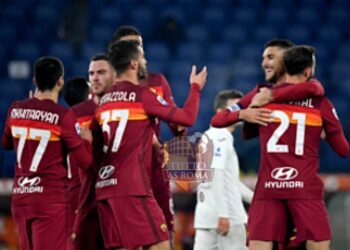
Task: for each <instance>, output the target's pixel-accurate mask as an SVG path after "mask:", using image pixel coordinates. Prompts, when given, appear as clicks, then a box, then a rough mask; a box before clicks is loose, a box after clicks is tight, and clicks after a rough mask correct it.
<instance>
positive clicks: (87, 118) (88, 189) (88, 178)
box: [72, 99, 98, 210]
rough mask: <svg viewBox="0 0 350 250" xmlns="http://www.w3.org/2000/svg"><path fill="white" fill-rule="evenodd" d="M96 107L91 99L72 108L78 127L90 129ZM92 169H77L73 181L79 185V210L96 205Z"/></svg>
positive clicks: (93, 172)
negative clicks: (75, 177)
mask: <svg viewBox="0 0 350 250" xmlns="http://www.w3.org/2000/svg"><path fill="white" fill-rule="evenodd" d="M97 107H98V105H97V104H96V103H95V102H94V101H93V100H92V99H90V100H87V101H85V102H82V103H80V104H77V105H75V106H73V107H72V110H73V112H74V114H75V115H76V121H77V123H78V124H79V126H80V127H87V128H90V124H91V120H92V117H93V115H94V113H95V110H96V109H97ZM91 153H92V152H91ZM73 165H74V162H73ZM73 167H74V166H73ZM74 169H77V168H74ZM94 169H95V168H88V169H81V168H79V169H77V170H78V171H79V178H78V179H76V180H73V181H75V182H79V183H80V192H79V207H80V209H81V210H89V209H90V208H91V207H94V206H95V205H96V204H95V202H96V196H95V187H94V185H95V182H96V173H95V170H94Z"/></svg>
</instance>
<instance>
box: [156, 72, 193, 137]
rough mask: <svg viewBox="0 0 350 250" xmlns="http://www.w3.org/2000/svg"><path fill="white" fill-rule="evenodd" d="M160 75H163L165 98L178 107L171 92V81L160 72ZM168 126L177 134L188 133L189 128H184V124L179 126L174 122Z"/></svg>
mask: <svg viewBox="0 0 350 250" xmlns="http://www.w3.org/2000/svg"><path fill="white" fill-rule="evenodd" d="M160 77H161V83H162V86H163V91H164V100H165V101H166V102H167V103H169V105H171V106H174V107H177V105H176V103H175V101H174V97H173V93H172V92H171V88H170V86H169V82H168V81H167V79H166V78H165V77H164V76H163V75H162V74H160ZM168 126H169V128H170V129H171V131H172V132H173V134H174V135H175V136H180V135H185V134H186V133H187V129H186V128H184V127H183V126H179V125H177V124H174V123H168Z"/></svg>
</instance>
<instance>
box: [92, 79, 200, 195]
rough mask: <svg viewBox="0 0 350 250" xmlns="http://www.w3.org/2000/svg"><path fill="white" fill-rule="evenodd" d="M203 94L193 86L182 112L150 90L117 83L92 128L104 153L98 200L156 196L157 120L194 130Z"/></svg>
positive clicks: (99, 110) (97, 188)
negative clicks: (152, 177) (153, 171)
mask: <svg viewBox="0 0 350 250" xmlns="http://www.w3.org/2000/svg"><path fill="white" fill-rule="evenodd" d="M199 96H200V89H199V86H198V85H197V84H192V86H191V91H190V95H189V98H188V100H187V102H186V103H185V105H184V108H183V109H179V108H176V107H174V106H171V105H169V104H168V103H167V102H166V101H165V100H164V99H163V98H162V97H161V96H158V95H156V94H154V93H153V92H151V91H150V90H149V89H148V88H146V87H141V86H136V85H133V84H132V83H130V82H117V83H115V85H114V86H113V87H112V88H111V89H109V90H108V92H107V93H106V94H105V95H104V96H103V97H102V98H101V101H100V107H99V108H98V109H97V111H96V113H95V117H94V120H93V121H92V124H91V129H92V132H93V136H94V147H95V146H96V147H101V148H102V151H103V153H104V156H103V158H102V162H101V163H102V164H101V167H99V169H98V177H97V183H96V194H97V198H98V199H105V198H109V197H113V196H125V195H151V194H152V191H151V186H150V171H151V156H152V137H153V134H154V127H153V119H154V118H156V117H159V118H160V119H162V120H164V121H166V122H174V123H177V124H180V125H182V126H192V125H193V123H194V122H195V120H196V117H197V112H198V106H199ZM101 138H103V140H102V139H101ZM100 143H102V145H101V146H100V145H99V144H100Z"/></svg>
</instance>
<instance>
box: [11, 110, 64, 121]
mask: <svg viewBox="0 0 350 250" xmlns="http://www.w3.org/2000/svg"><path fill="white" fill-rule="evenodd" d="M11 118H12V119H26V120H33V121H39V122H46V123H51V124H54V125H57V124H58V121H59V115H58V114H57V113H52V112H49V111H44V110H37V109H24V108H14V109H12V110H11Z"/></svg>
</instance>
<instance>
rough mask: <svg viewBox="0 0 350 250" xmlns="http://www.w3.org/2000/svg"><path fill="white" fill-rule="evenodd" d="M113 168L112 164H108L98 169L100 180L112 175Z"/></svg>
mask: <svg viewBox="0 0 350 250" xmlns="http://www.w3.org/2000/svg"><path fill="white" fill-rule="evenodd" d="M114 170H115V167H114V166H112V165H108V166H105V167H102V168H101V169H100V171H98V175H99V176H100V178H101V179H102V180H105V179H108V178H109V177H111V176H112V174H113V173H114Z"/></svg>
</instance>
